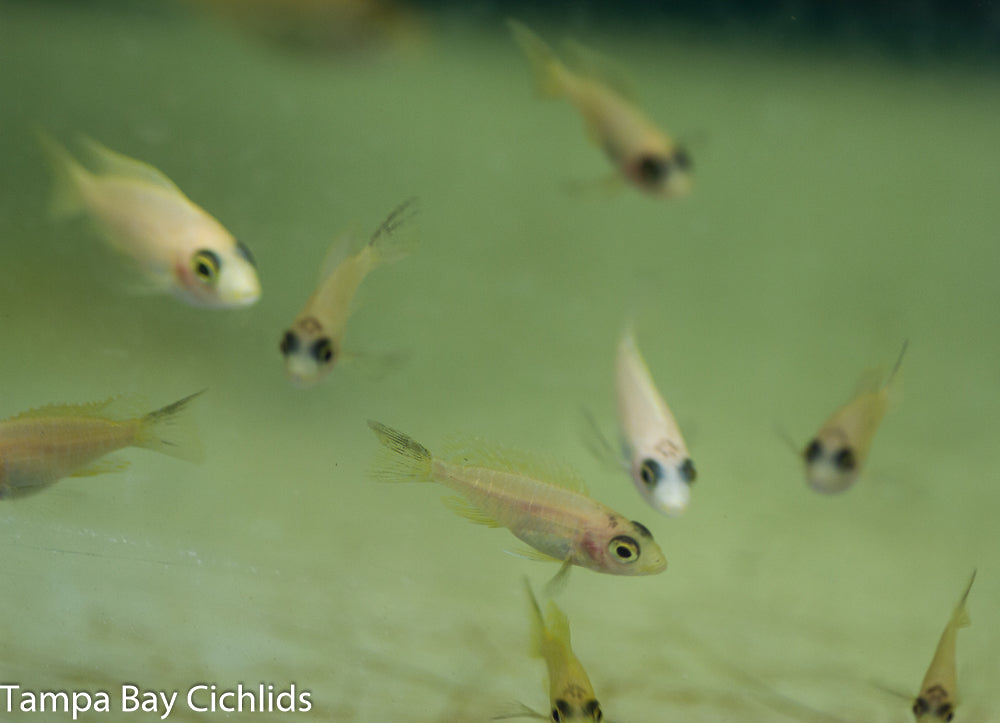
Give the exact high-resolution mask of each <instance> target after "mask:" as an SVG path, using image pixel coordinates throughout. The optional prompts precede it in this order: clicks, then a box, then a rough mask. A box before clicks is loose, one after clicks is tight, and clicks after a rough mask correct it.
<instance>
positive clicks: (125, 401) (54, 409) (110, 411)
mask: <svg viewBox="0 0 1000 723" xmlns="http://www.w3.org/2000/svg"><path fill="white" fill-rule="evenodd" d="M142 409H143V406H142V402H141V400H140V399H139V398H138V397H136V396H133V395H123V396H117V397H109V398H108V399H102V400H100V401H97V402H84V403H82V404H46V405H44V406H41V407H36V408H34V409H28V410H26V411H24V412H20V413H19V414H16V415H15V416H13V417H11V419H12V420H13V419H40V418H46V417H60V418H70V417H84V418H88V419H115V420H125V419H134V418H137V417H140V416H142Z"/></svg>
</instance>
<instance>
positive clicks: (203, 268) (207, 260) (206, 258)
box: [194, 250, 220, 279]
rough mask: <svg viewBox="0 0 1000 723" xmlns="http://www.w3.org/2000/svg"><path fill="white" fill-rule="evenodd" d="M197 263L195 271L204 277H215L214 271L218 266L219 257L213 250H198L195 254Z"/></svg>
mask: <svg viewBox="0 0 1000 723" xmlns="http://www.w3.org/2000/svg"><path fill="white" fill-rule="evenodd" d="M195 258H196V259H197V263H196V264H195V267H194V268H195V272H196V273H197V274H198V275H199V276H201V277H202V278H205V279H212V278H214V277H215V272H216V270H217V269H218V268H219V264H220V261H219V257H218V255H217V254H216V253H215V252H214V251H207V250H206V251H199V252H198V254H197V256H195Z"/></svg>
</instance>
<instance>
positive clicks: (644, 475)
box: [639, 459, 663, 487]
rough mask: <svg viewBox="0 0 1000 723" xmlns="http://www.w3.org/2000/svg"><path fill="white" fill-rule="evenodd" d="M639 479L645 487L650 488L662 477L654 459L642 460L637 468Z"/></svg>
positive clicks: (658, 464)
mask: <svg viewBox="0 0 1000 723" xmlns="http://www.w3.org/2000/svg"><path fill="white" fill-rule="evenodd" d="M639 477H640V478H641V479H642V481H643V482H644V483H645V484H646V485H647V486H649V487H652V486H653V485H655V484H656V483H657V482H659V481H660V478H661V477H663V468H662V467H660V463H659V462H657V461H656V460H655V459H644V460H642V466H641V467H639Z"/></svg>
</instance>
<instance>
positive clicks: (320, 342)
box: [312, 336, 333, 364]
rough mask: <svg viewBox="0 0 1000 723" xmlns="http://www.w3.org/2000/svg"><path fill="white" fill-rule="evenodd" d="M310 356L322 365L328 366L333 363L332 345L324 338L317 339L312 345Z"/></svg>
mask: <svg viewBox="0 0 1000 723" xmlns="http://www.w3.org/2000/svg"><path fill="white" fill-rule="evenodd" d="M312 355H313V358H314V359H315V360H316V361H318V362H320V363H322V364H329V363H330V362H332V361H333V345H332V344H331V343H330V340H329V339H327V338H326V337H325V336H324V337H322V338H321V339H317V340H316V343H315V344H313V345H312Z"/></svg>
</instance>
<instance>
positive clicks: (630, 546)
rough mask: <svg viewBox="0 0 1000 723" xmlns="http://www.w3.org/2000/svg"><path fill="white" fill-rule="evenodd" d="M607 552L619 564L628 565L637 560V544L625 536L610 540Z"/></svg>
mask: <svg viewBox="0 0 1000 723" xmlns="http://www.w3.org/2000/svg"><path fill="white" fill-rule="evenodd" d="M608 550H610V551H611V554H612V555H614V556H615V557H617V558H618V561H619V562H624V563H629V564H630V563H633V562H635V561H636V560H638V559H639V543H638V542H636V541H635V540H634V539H632V538H631V537H629V536H627V535H619V536H618V537H615V538H614V539H612V540H611V544H609V545H608Z"/></svg>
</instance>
